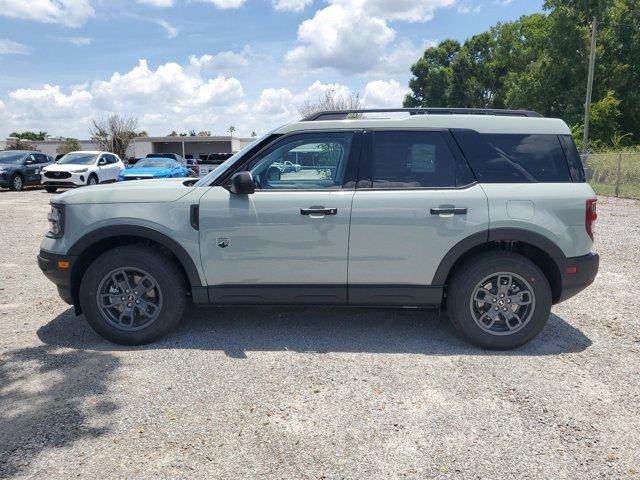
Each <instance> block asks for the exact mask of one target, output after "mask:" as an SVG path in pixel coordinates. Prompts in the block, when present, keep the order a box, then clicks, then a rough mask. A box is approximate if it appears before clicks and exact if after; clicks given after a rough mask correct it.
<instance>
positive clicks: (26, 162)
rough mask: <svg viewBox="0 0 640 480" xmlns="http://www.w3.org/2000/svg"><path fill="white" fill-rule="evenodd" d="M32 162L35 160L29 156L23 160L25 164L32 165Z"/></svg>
mask: <svg viewBox="0 0 640 480" xmlns="http://www.w3.org/2000/svg"><path fill="white" fill-rule="evenodd" d="M34 163H36V162H35V160H31V159H30V158H28V159H27V160H25V161H24V164H25V165H33V164H34Z"/></svg>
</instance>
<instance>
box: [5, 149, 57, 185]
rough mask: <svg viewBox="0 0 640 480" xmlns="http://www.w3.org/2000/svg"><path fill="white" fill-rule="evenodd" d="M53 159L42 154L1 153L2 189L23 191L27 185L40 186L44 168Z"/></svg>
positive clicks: (7, 151) (19, 151)
mask: <svg viewBox="0 0 640 480" xmlns="http://www.w3.org/2000/svg"><path fill="white" fill-rule="evenodd" d="M52 163H53V158H51V157H50V156H49V155H45V154H44V153H40V152H30V151H26V150H5V151H2V152H0V187H2V188H10V189H11V190H22V189H23V188H24V187H25V186H26V185H38V184H39V183H40V172H41V171H42V168H43V167H46V166H47V165H51V164H52Z"/></svg>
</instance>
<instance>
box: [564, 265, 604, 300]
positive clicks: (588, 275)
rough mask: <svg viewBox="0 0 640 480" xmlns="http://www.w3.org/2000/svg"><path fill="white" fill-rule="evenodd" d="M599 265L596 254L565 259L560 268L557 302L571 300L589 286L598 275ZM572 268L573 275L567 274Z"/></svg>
mask: <svg viewBox="0 0 640 480" xmlns="http://www.w3.org/2000/svg"><path fill="white" fill-rule="evenodd" d="M599 265H600V257H599V256H598V254H597V253H589V254H588V255H583V256H582V257H571V258H567V259H566V260H565V262H564V265H562V267H561V268H562V269H561V272H560V274H561V276H562V294H561V295H560V299H559V300H558V301H559V302H562V301H564V300H566V299H568V298H571V297H573V296H574V295H576V294H578V293H579V292H581V291H582V290H584V289H585V288H587V287H588V286H589V285H591V284H592V283H593V280H594V279H595V278H596V275H597V274H598V267H599ZM573 267H575V273H567V272H568V271H569V270H572V268H573ZM568 269H569V270H568Z"/></svg>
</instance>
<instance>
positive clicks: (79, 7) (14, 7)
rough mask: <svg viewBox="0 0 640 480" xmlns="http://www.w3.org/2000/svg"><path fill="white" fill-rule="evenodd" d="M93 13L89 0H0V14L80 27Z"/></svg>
mask: <svg viewBox="0 0 640 480" xmlns="http://www.w3.org/2000/svg"><path fill="white" fill-rule="evenodd" d="M94 14H95V11H94V10H93V7H92V6H91V4H90V3H89V0H29V1H27V0H0V15H4V16H6V17H11V18H21V19H25V20H33V21H36V22H41V23H60V24H63V25H66V26H68V27H80V26H81V25H83V24H84V23H85V22H86V21H87V19H88V18H89V17H92V16H93V15H94Z"/></svg>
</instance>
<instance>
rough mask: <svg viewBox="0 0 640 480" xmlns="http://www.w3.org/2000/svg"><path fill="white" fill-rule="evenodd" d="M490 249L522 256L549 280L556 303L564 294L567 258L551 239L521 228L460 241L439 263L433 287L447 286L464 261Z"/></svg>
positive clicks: (497, 230) (489, 232) (490, 232)
mask: <svg viewBox="0 0 640 480" xmlns="http://www.w3.org/2000/svg"><path fill="white" fill-rule="evenodd" d="M487 250H507V251H513V252H516V253H520V254H521V255H523V256H525V257H526V258H528V259H529V260H531V261H532V262H533V263H535V264H536V265H537V266H538V268H540V269H541V270H542V272H543V273H544V274H545V276H546V277H547V280H548V281H549V285H550V287H551V292H552V297H553V302H554V303H556V302H558V301H559V300H560V297H561V295H562V276H561V271H560V268H561V265H563V264H564V262H565V260H566V256H565V255H564V253H563V252H562V250H561V249H560V247H558V245H556V244H555V243H554V242H553V241H552V240H550V239H549V238H547V237H545V236H543V235H541V234H539V233H535V232H532V231H530V230H523V229H518V228H495V229H490V230H488V231H484V232H478V233H475V234H473V235H470V236H469V237H467V238H465V239H464V240H461V241H460V242H458V243H457V244H456V245H455V246H454V247H453V248H451V250H449V252H447V254H446V255H445V256H444V258H443V259H442V261H441V262H440V264H439V266H438V269H437V270H436V273H435V275H434V277H433V281H432V284H433V285H444V286H446V285H447V284H448V282H449V280H450V278H451V276H452V275H453V273H454V271H455V270H456V268H457V267H459V266H460V265H461V264H462V263H463V262H464V261H466V260H467V259H469V258H471V257H473V256H474V255H477V254H478V253H481V252H485V251H487Z"/></svg>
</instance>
